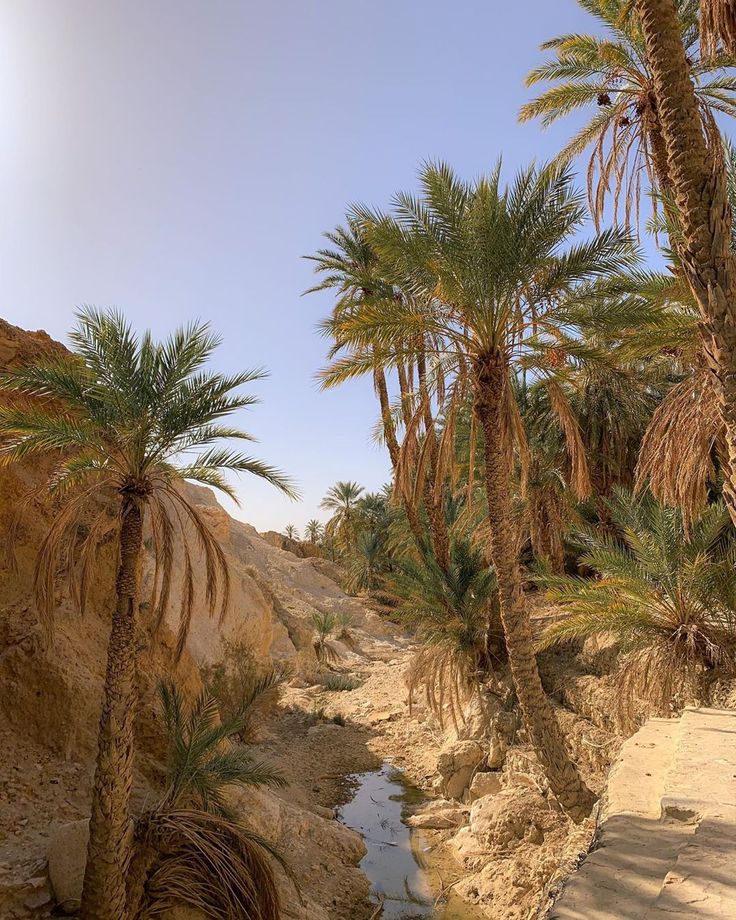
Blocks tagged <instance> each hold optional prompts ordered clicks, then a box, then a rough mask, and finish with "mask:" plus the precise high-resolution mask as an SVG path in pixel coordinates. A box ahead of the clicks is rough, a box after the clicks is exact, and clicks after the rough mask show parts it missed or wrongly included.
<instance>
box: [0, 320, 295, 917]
mask: <svg viewBox="0 0 736 920" xmlns="http://www.w3.org/2000/svg"><path fill="white" fill-rule="evenodd" d="M70 340H71V344H72V347H73V351H74V353H73V354H70V355H65V356H63V357H59V358H56V357H50V358H48V359H47V360H45V361H41V362H39V363H37V364H33V365H29V366H27V367H23V368H19V369H15V370H12V371H10V372H8V373H6V374H4V375H3V376H2V378H0V390H2V391H3V392H5V393H9V394H11V396H15V399H14V400H13V404H12V405H11V407H10V408H7V407H6V408H3V409H2V410H0V432H2V434H3V435H4V436H5V439H4V442H3V446H2V460H3V462H4V463H12V462H15V461H20V460H23V459H24V458H26V457H28V456H31V455H44V456H48V457H50V458H52V459H53V461H54V464H53V468H52V470H51V472H50V474H49V477H48V492H49V494H50V496H51V497H53V498H56V499H58V500H59V501H60V502H61V510H60V511H59V513H58V514H57V516H56V518H55V520H54V523H53V524H52V526H51V528H50V530H49V533H48V535H47V536H46V538H45V540H44V542H43V543H42V545H41V547H40V550H39V553H38V559H37V564H36V571H35V593H36V599H37V604H38V608H39V610H40V612H41V614H42V617H43V618H44V620H45V622H47V623H49V622H50V621H51V617H52V614H53V606H54V577H55V575H56V573H57V571H58V570H59V569H60V567H61V563H62V562H63V563H65V566H66V568H67V570H68V572H69V574H70V578H71V579H72V581H73V582H74V583H75V584H76V587H77V589H78V590H79V589H81V591H80V592H79V593H81V598H80V600H81V606H82V609H83V608H84V587H85V586H86V585H87V584H88V583H89V579H90V575H91V572H92V567H93V565H94V557H95V551H96V549H97V545H98V544H99V541H100V536H101V534H102V533H103V532H104V531H105V529H106V528H109V526H110V521H111V517H112V518H113V520H114V526H115V528H116V531H117V541H118V573H117V579H116V582H115V590H116V596H117V600H116V604H115V608H114V610H113V611H112V627H111V631H110V638H109V644H108V652H107V671H106V675H105V684H104V692H103V704H102V715H101V718H100V726H99V746H98V753H97V764H96V768H95V778H94V785H93V790H92V812H91V818H90V838H89V848H88V857H87V868H86V872H85V878H84V891H83V896H82V913H83V916H84V917H85V918H89V920H119V918H125V917H126V907H125V870H126V867H127V862H128V858H129V853H130V849H129V847H130V843H129V833H128V831H129V822H130V811H129V799H130V790H131V784H132V779H133V753H134V751H133V718H134V713H135V708H136V690H135V684H136V681H135V672H136V660H137V654H138V653H137V647H138V638H137V635H136V633H137V628H138V590H139V567H140V561H141V550H142V543H143V531H144V527H145V526H146V525H147V526H148V527H149V528H150V531H151V535H152V540H153V547H154V554H155V559H156V573H155V577H154V582H155V588H154V594H155V598H154V610H155V617H154V619H155V624H154V625H158V624H160V623H161V621H162V619H163V616H164V613H165V611H166V607H167V604H168V599H169V593H170V588H171V579H172V562H173V555H174V546H175V542H174V537H175V532H176V530H177V529H179V530H180V531H181V532H182V535H183V537H184V540H183V553H184V579H183V582H184V583H183V589H182V596H183V598H184V602H183V607H182V611H181V619H180V628H179V637H178V643H177V647H178V652H179V653H181V651H182V650H183V647H184V642H185V640H186V634H187V629H188V626H189V622H190V619H191V615H192V606H193V602H194V570H193V565H192V558H191V551H190V546H189V544H190V543H191V540H192V536H191V534H196V537H195V539H196V541H197V543H198V545H199V547H200V549H201V551H202V554H203V558H204V580H205V595H206V600H207V603H208V605H209V606H210V608H214V606H215V604H216V603H217V599H218V594H219V601H220V604H221V610H223V611H224V605H225V604H226V603H227V583H228V574H227V563H226V559H225V556H224V554H223V552H222V549H221V548H220V546H219V545H218V543H217V541H216V540H215V538H214V537H213V536H212V534H211V533H210V531H209V529H208V527H207V524H206V522H205V521H204V520H203V518H202V517H201V516H200V514H199V513H198V511H197V509H196V508H195V507H194V506H193V505H192V504H191V502H190V501H189V500H188V499H187V496H186V493H185V491H184V490H183V489H182V488H181V487H182V485H183V483H184V481H186V480H193V481H195V482H200V483H204V484H206V485H208V486H212V487H213V488H215V489H218V490H220V491H222V492H224V493H226V494H228V495H229V496H231V497H232V498H236V496H235V493H234V490H233V488H232V486H231V485H230V484H229V483H228V482H227V480H226V478H225V473H226V472H228V471H234V472H237V473H240V472H245V473H251V474H253V475H255V476H258V477H259V478H262V479H265V480H267V481H268V482H271V483H272V484H273V485H275V486H276V487H277V488H279V489H281V490H282V491H283V492H286V493H287V494H290V495H291V494H293V489H292V486H291V485H290V483H289V481H288V480H287V479H286V478H285V477H284V476H283V475H282V474H281V473H280V472H279V471H278V470H276V469H274V468H273V467H270V466H267V465H266V464H264V463H261V462H260V461H258V460H254V459H253V458H251V457H248V456H245V455H243V454H241V453H238V452H236V451H234V450H231V449H229V448H227V447H223V446H218V442H220V441H222V440H223V439H228V438H245V439H248V440H252V438H250V436H249V435H247V434H245V433H244V432H242V431H240V430H238V429H235V428H232V427H229V426H227V425H225V424H224V423H223V420H224V419H225V418H226V417H227V416H229V415H230V414H231V413H233V412H234V411H235V410H237V409H239V408H241V407H244V406H249V405H252V403H253V402H254V398H253V397H252V396H249V395H242V394H238V393H237V392H236V390H237V389H238V388H240V387H241V386H242V385H243V384H246V383H250V382H251V381H254V380H258V379H260V378H261V377H262V376H263V373H262V372H260V371H246V372H244V373H240V374H233V375H223V374H215V373H211V372H208V371H205V370H204V366H205V364H206V363H207V361H208V359H209V358H210V356H211V355H212V352H213V350H214V349H215V348H216V346H217V345H218V344H219V339H218V338H217V337H216V336H214V335H213V334H212V333H211V332H210V331H209V329H208V327H207V326H206V325H198V324H195V325H191V326H189V327H187V328H184V329H180V330H179V331H178V332H176V333H175V334H174V335H173V336H171V338H169V339H167V340H166V341H164V342H162V343H155V342H154V341H153V339H152V338H151V335H150V334H149V333H146V334H145V335H143V336H142V337H138V336H137V335H135V334H134V333H133V331H132V329H131V327H130V326H129V325H128V323H127V322H126V321H125V320H124V318H123V317H122V316H121V315H120V314H119V313H118V312H115V311H99V310H96V309H92V308H85V309H83V310H82V311H80V312H79V314H78V324H77V326H76V328H75V330H74V331H73V332H72V333H71V335H70ZM18 395H19V396H20V398H18ZM90 520H91V523H89V527H88V531H87V537H86V539H84V541H83V542H82V545H81V546H78V544H77V538H76V536H75V535H76V534H77V532H78V528H79V525H80V523H87V522H89V521H90ZM184 525H186V526H187V528H188V529H187V530H185V529H184ZM75 553H78V554H79V560H80V565H81V573H80V574H79V580H78V582H77V581H76V580H75V575H76V573H77V568H78V566H76V565H75V563H76V562H77V559H76V558H75Z"/></svg>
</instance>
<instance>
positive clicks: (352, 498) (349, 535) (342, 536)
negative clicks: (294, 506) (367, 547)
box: [320, 480, 363, 547]
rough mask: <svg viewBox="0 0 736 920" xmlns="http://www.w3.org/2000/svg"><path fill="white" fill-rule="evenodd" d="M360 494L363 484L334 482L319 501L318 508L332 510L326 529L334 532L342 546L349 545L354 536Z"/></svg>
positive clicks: (349, 481)
mask: <svg viewBox="0 0 736 920" xmlns="http://www.w3.org/2000/svg"><path fill="white" fill-rule="evenodd" d="M362 494H363V486H361V485H358V483H357V482H352V481H351V480H347V481H345V482H336V483H335V485H334V486H331V487H330V488H329V489H328V490H327V494H326V495H325V497H324V498H323V499H322V501H321V502H320V508H325V509H326V510H328V511H332V512H333V514H332V517H331V518H330V520H329V522H328V524H327V529H328V530H331V531H332V532H333V533H335V534H336V536H337V537H338V539H339V541H340V542H341V543H342V545H343V547H349V546H350V545H351V543H352V541H353V538H354V536H355V534H354V528H353V524H354V521H355V517H356V508H357V504H358V499H359V498H360V496H361V495H362Z"/></svg>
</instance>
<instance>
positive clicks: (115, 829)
mask: <svg viewBox="0 0 736 920" xmlns="http://www.w3.org/2000/svg"><path fill="white" fill-rule="evenodd" d="M120 514H121V528H120V561H119V567H118V575H117V581H116V591H117V602H116V605H115V612H114V614H113V618H112V629H111V630H110V639H109V643H108V647H107V673H106V675H105V687H104V699H103V704H102V715H101V717H100V728H99V738H98V751H97V764H96V767H95V778H94V785H93V789H92V813H91V816H90V822H89V830H90V834H89V845H88V848H87V867H86V871H85V874H84V888H83V891H82V910H81V915H82V917H83V918H84V920H126V918H127V907H126V873H127V869H128V863H129V859H130V849H131V842H132V839H131V838H132V827H131V821H130V790H131V786H132V783H133V718H134V715H135V676H136V675H135V663H136V622H135V621H136V604H137V594H138V562H139V558H140V552H141V545H142V533H143V514H142V508H141V504H140V501H139V499H138V498H136V497H133V496H130V495H126V494H124V495H123V499H122V505H121V512H120Z"/></svg>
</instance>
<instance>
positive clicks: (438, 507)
mask: <svg viewBox="0 0 736 920" xmlns="http://www.w3.org/2000/svg"><path fill="white" fill-rule="evenodd" d="M417 378H418V384H419V398H420V399H421V401H422V403H423V405H424V436H425V437H426V438H429V471H428V474H427V475H426V476H425V478H424V482H423V484H422V498H423V499H424V507H425V510H426V512H427V519H428V520H429V531H430V534H431V537H432V549H433V550H434V555H435V559H436V560H437V564H438V565H439V567H440V568H441V569H442V571H443V572H448V571H449V569H450V536H449V534H448V530H447V521H446V520H445V503H444V499H443V496H442V491H443V490H442V488H439V489H438V488H437V482H436V479H437V468H438V456H437V454H438V446H437V434H436V432H435V427H434V418H433V417H432V407H431V405H430V401H429V391H428V389H427V361H426V357H425V355H424V343H423V342H422V343H421V346H420V348H419V350H418V352H417Z"/></svg>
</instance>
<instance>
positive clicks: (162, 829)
mask: <svg viewBox="0 0 736 920" xmlns="http://www.w3.org/2000/svg"><path fill="white" fill-rule="evenodd" d="M159 695H160V698H161V708H162V711H163V718H164V725H165V727H166V731H167V734H168V756H167V763H166V788H165V790H164V792H163V794H162V796H161V798H160V800H159V801H158V802H157V804H156V805H155V806H154V807H153V808H151V809H149V810H146V811H145V812H144V813H143V814H142V815H140V816H139V817H138V819H137V821H136V825H135V843H134V855H133V859H132V861H131V865H130V870H129V872H128V879H127V883H128V911H129V916H130V917H131V918H132V920H137V918H139V917H145V916H150V915H151V914H154V913H155V914H159V913H161V912H163V911H164V910H165V909H166V908H167V907H172V908H173V907H177V906H185V905H186V906H189V907H191V908H192V909H194V910H197V909H199V910H202V911H203V912H205V913H206V914H207V915H208V916H222V917H236V916H237V917H246V918H249V920H279V917H280V916H281V905H280V899H279V895H278V889H277V887H276V883H275V879H274V873H273V868H272V865H271V860H275V861H276V862H277V863H278V864H280V865H281V866H282V867H283V868H284V869H285V870H286V871H287V874H290V871H289V869H288V867H287V866H286V863H285V862H284V860H283V858H282V856H281V855H280V854H279V853H278V852H277V851H276V850H275V849H274V848H273V846H272V845H271V844H269V843H268V842H267V841H266V840H265V839H264V838H263V837H261V836H260V835H258V834H254V833H253V832H252V831H249V830H247V829H246V828H245V827H244V826H243V825H242V824H241V820H240V815H239V814H238V813H237V811H236V810H234V809H233V807H232V805H231V802H230V799H229V797H228V792H230V791H232V790H233V789H234V788H238V787H240V788H243V787H263V786H272V787H273V786H281V787H282V786H285V785H286V782H285V780H284V778H283V776H282V775H281V774H280V773H279V772H278V771H277V770H274V769H273V768H272V767H271V766H270V765H269V764H267V763H265V762H263V761H260V760H258V759H256V758H254V757H253V756H252V755H251V754H250V752H249V750H248V749H247V748H246V747H245V746H243V745H242V744H238V743H235V742H234V741H233V740H232V739H233V738H235V737H239V736H240V735H241V734H242V733H243V729H244V727H245V724H246V719H247V714H246V712H245V711H242V712H239V713H236V714H235V715H233V716H232V717H231V718H229V719H225V720H224V721H223V720H221V718H220V713H219V711H218V706H217V702H216V701H215V699H214V698H213V697H212V696H211V695H210V694H209V693H208V692H207V691H204V692H203V693H202V694H201V695H200V696H199V697H198V699H196V700H195V701H194V702H193V703H192V704H191V705H190V706H187V704H186V703H185V701H184V699H183V696H182V694H181V691H180V690H179V688H178V687H177V686H176V684H173V683H171V682H165V683H163V684H162V685H161V686H160V687H159Z"/></svg>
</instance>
